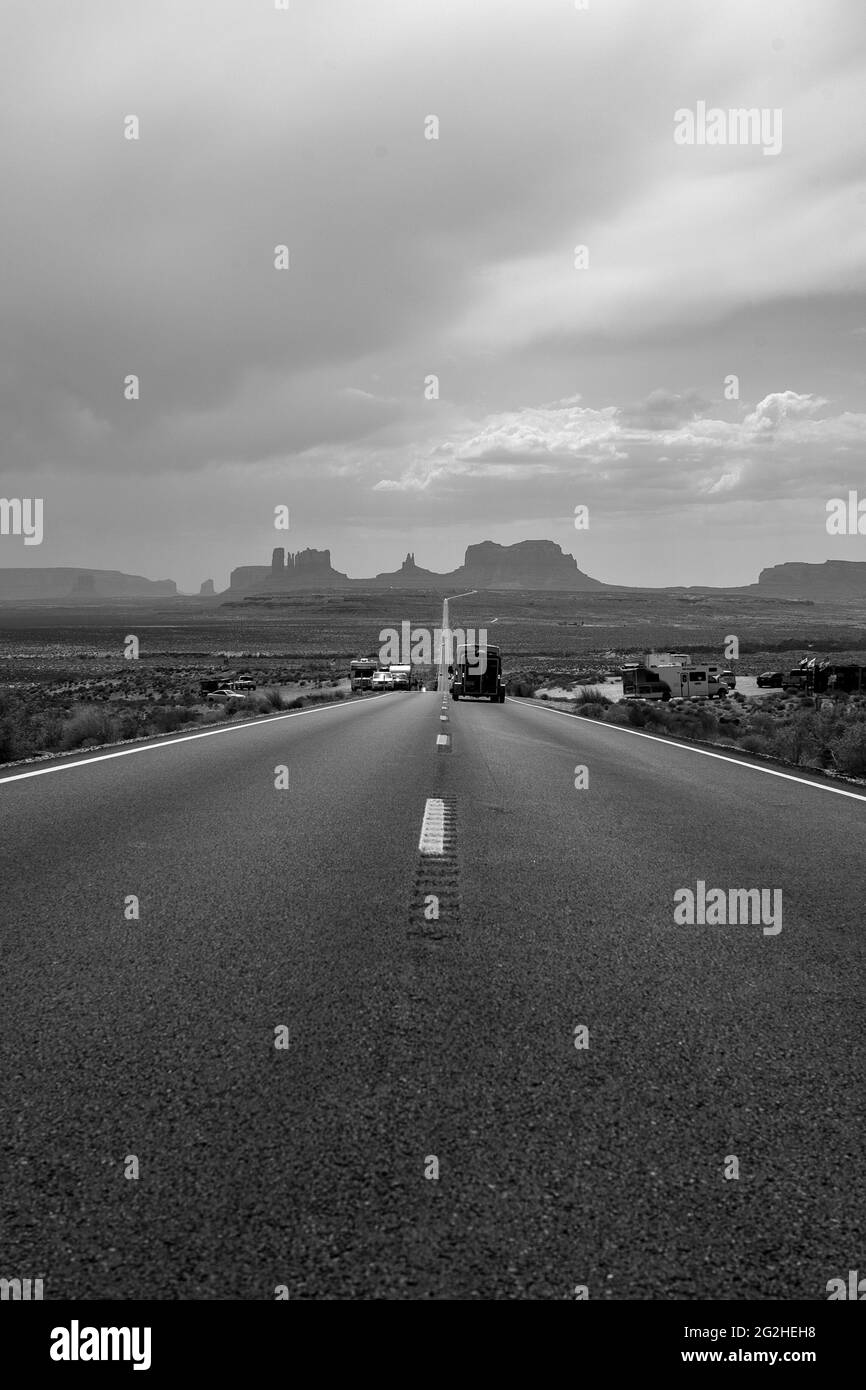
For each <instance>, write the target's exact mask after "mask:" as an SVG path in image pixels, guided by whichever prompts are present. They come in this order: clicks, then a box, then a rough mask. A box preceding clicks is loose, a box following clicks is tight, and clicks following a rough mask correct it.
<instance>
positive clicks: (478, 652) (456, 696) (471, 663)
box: [448, 647, 505, 705]
mask: <svg viewBox="0 0 866 1390" xmlns="http://www.w3.org/2000/svg"><path fill="white" fill-rule="evenodd" d="M448 674H449V676H450V677H451V698H452V700H461V699H463V700H492V701H493V702H494V703H495V704H500V705H502V704H504V703H505V687H504V685H503V684H502V657H501V655H500V651H499V648H498V647H468V648H467V647H458V648H457V660H456V662H455V664H454V665H453V666H449V667H448Z"/></svg>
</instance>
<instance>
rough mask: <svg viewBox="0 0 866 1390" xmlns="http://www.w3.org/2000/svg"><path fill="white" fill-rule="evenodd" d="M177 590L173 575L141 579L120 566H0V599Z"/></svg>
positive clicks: (151, 594)
mask: <svg viewBox="0 0 866 1390" xmlns="http://www.w3.org/2000/svg"><path fill="white" fill-rule="evenodd" d="M176 593H177V585H176V584H175V582H174V580H173V579H144V578H142V576H141V575H140V574H121V573H120V571H119V570H84V569H71V568H70V569H66V568H57V569H54V568H51V569H36V568H34V569H5V568H2V567H0V601H4V600H5V601H9V600H13V599H22V600H27V599H41V600H43V601H45V600H51V601H55V600H65V601H66V602H78V601H81V602H85V603H86V602H93V601H94V600H101V599H113V598H161V597H165V596H166V595H169V594H176Z"/></svg>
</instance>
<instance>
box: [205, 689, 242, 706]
mask: <svg viewBox="0 0 866 1390" xmlns="http://www.w3.org/2000/svg"><path fill="white" fill-rule="evenodd" d="M246 698H247V697H246V695H242V694H241V692H240V691H239V690H226V689H223V690H212V691H211V692H210V694H209V695H208V696H207V699H208V701H209V702H210V703H211V704H214V705H230V704H232V703H233V702H237V701H239V700H245V699H246Z"/></svg>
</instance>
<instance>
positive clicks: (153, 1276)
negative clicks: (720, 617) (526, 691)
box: [0, 692, 866, 1299]
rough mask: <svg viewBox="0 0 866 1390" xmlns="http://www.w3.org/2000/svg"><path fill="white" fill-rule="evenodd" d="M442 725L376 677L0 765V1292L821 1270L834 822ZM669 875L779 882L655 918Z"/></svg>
mask: <svg viewBox="0 0 866 1390" xmlns="http://www.w3.org/2000/svg"><path fill="white" fill-rule="evenodd" d="M449 716H450V718H449V720H448V722H447V723H445V722H442V721H441V719H440V698H439V697H438V696H437V695H436V694H435V693H433V692H430V693H428V694H426V695H425V694H420V693H417V694H416V693H413V694H396V693H395V694H390V695H386V696H383V697H380V698H376V699H373V700H365V701H362V702H356V703H352V704H343V705H338V706H335V707H333V708H327V709H320V710H316V711H310V712H306V711H305V712H302V713H300V714H298V715H293V716H291V717H288V718H287V717H282V718H276V719H273V720H267V721H262V720H260V721H256V722H255V723H253V724H251V725H249V726H247V727H244V728H241V727H237V726H236V727H233V728H231V729H230V730H229V731H228V732H225V733H215V734H209V735H208V736H206V737H194V738H188V739H182V740H179V741H178V740H173V741H171V742H162V743H160V744H159V745H158V746H156V747H153V748H148V749H147V751H142V752H136V753H133V754H131V755H125V756H122V757H116V758H108V759H102V760H99V759H97V758H92V757H91V758H83V759H82V758H79V759H72V760H67V762H68V763H70V762H71V763H74V764H75V766H68V767H67V768H66V769H65V770H62V771H52V772H49V773H47V774H46V775H39V776H32V777H23V778H20V779H18V780H13V781H3V780H0V816H2V837H0V863H2V870H3V873H2V943H3V944H2V952H3V988H2V994H3V1008H2V1031H3V1044H2V1045H3V1066H2V1082H0V1086H2V1101H3V1115H4V1121H3V1125H2V1131H0V1155H2V1171H0V1191H2V1239H0V1253H2V1266H3V1267H2V1268H0V1276H3V1277H7V1278H8V1277H14V1276H17V1277H32V1278H37V1277H43V1278H44V1280H45V1297H46V1298H63V1297H68V1298H97V1297H108V1298H117V1299H129V1298H137V1297H148V1298H165V1299H168V1298H182V1299H199V1298H213V1299H228V1298H249V1299H262V1298H264V1299H272V1298H274V1296H275V1290H276V1289H277V1287H278V1286H285V1289H286V1290H287V1292H288V1295H289V1297H290V1298H293V1299H297V1298H415V1299H419V1298H420V1299H431V1298H433V1299H439V1298H453V1297H458V1298H480V1299H491V1298H537V1299H570V1298H573V1297H574V1296H575V1289H576V1288H577V1286H581V1285H583V1286H586V1287H587V1290H588V1294H589V1297H590V1298H591V1299H625V1298H631V1299H655V1298H660V1299H684V1298H706V1299H712V1298H719V1299H752V1298H757V1299H770V1298H780V1299H789V1298H799V1297H805V1298H810V1299H825V1298H826V1292H825V1288H826V1284H827V1281H828V1280H829V1279H831V1278H835V1277H839V1276H841V1277H847V1272H848V1270H849V1269H853V1268H858V1267H862V1264H863V1260H864V1246H863V1220H862V1217H863V1189H862V1173H863V1158H864V1154H863V1123H862V1122H863V1095H864V1066H863V1046H862V1036H863V1014H862V997H863V975H862V968H863V914H862V902H863V877H864V871H863V862H864V859H863V844H864V837H866V800H863V799H857V798H854V797H844V796H840V795H836V794H833V793H830V792H827V791H824V790H822V789H820V788H818V787H815V786H812V785H808V784H807V783H805V782H799V781H796V780H787V779H785V778H779V777H774V776H770V775H768V774H766V773H762V772H758V771H755V770H754V769H753V768H751V767H749V766H746V765H736V764H734V763H732V762H730V761H726V760H724V759H723V758H710V757H706V756H703V755H701V754H699V753H697V752H695V751H691V750H688V749H683V748H678V747H676V746H672V745H670V744H667V743H663V742H657V741H654V740H651V739H646V738H641V737H640V736H638V735H636V734H632V733H629V732H628V731H626V730H622V729H618V728H612V727H609V726H602V725H596V724H593V723H591V722H589V721H585V720H575V719H571V718H569V717H567V716H565V715H561V714H558V713H556V712H555V711H551V710H545V709H543V708H538V707H530V706H527V705H524V704H521V703H519V702H515V701H508V702H507V703H506V704H505V705H504V706H499V705H495V704H487V703H484V704H472V703H469V702H466V701H462V702H460V703H459V704H458V705H452V706H451V707H450V709H449ZM443 734H444V735H446V736H447V738H448V739H449V742H448V743H445V744H442V743H437V739H438V738H440V737H442V736H443ZM578 765H582V766H585V767H586V768H587V769H588V777H589V786H588V787H587V788H585V789H581V790H577V789H576V788H575V767H576V766H578ZM277 766H285V767H286V768H287V769H288V787H287V788H285V789H280V790H278V789H277V788H276V787H275V768H276V767H277ZM25 771H26V769H25ZM430 798H433V799H437V800H439V799H441V801H442V802H443V803H444V805H445V808H446V814H447V818H448V821H447V823H448V834H447V836H446V841H447V843H446V846H445V849H446V852H445V853H444V854H443V855H442V856H435V855H434V856H431V855H422V854H420V853H419V836H420V833H421V827H422V820H423V818H424V813H425V806H426V803H427V800H428V799H430ZM698 879H703V880H704V881H705V882H706V883H707V885H708V887H709V886H721V887H724V888H728V887H754V886H758V887H764V888H771V889H774V888H779V889H781V890H782V892H783V903H784V915H783V927H782V930H781V932H780V933H779V934H777V935H767V934H764V932H763V931H762V928H761V926H760V925H756V924H749V925H737V926H707V925H704V926H699V925H695V926H679V925H676V924H675V923H674V919H673V911H674V901H673V895H674V893H675V891H676V890H677V889H679V888H682V887H688V886H691V887H692V888H694V887H695V885H696V880H698ZM130 895H135V896H136V897H137V898H138V899H139V903H140V917H139V919H138V920H127V919H126V918H125V915H124V910H125V900H126V899H127V898H128V897H129V896H130ZM434 896H435V897H436V898H438V900H439V906H440V915H439V918H438V920H437V919H435V917H431V916H425V912H426V913H428V914H429V913H430V912H431V911H432V910H433V909H432V908H431V899H432V897H434ZM580 1025H584V1026H585V1027H586V1028H588V1030H589V1034H588V1039H589V1046H588V1047H586V1048H581V1049H578V1048H576V1047H575V1028H577V1027H579V1026H580ZM281 1027H285V1028H286V1029H288V1034H287V1038H288V1046H287V1047H282V1048H277V1047H276V1046H275V1040H277V1035H276V1033H275V1030H276V1029H279V1028H281ZM285 1036H286V1035H283V1037H285ZM133 1156H134V1157H135V1158H136V1159H137V1162H138V1176H137V1177H131V1176H127V1174H128V1173H131V1172H133V1171H134V1165H133V1164H132V1163H131V1162H130V1159H131V1158H132V1157H133ZM732 1158H736V1159H737V1161H738V1165H739V1177H738V1178H733V1177H728V1178H726V1177H725V1168H726V1165H727V1168H728V1171H729V1172H731V1171H733V1165H732V1163H731V1161H730V1160H731V1159H732ZM434 1160H435V1161H434ZM437 1165H438V1177H436V1176H433V1174H434V1173H435V1172H436V1168H437ZM858 1262H859V1266H858Z"/></svg>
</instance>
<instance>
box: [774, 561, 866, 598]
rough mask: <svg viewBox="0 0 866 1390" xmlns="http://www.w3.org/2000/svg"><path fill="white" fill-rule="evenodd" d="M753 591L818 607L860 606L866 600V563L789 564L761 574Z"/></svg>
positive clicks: (775, 566) (793, 562) (792, 562)
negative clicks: (839, 604) (811, 602)
mask: <svg viewBox="0 0 866 1390" xmlns="http://www.w3.org/2000/svg"><path fill="white" fill-rule="evenodd" d="M751 587H752V589H753V590H754V591H755V592H757V593H761V594H765V595H766V596H767V598H801V599H803V598H805V599H812V600H813V601H814V602H816V603H822V602H825V603H861V602H863V601H864V600H866V560H825V561H824V563H823V564H815V565H811V564H806V563H801V562H799V561H788V563H786V564H783V565H770V567H769V568H768V569H763V570H761V573H760V574H759V575H758V582H757V584H753V585H752V586H751Z"/></svg>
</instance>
